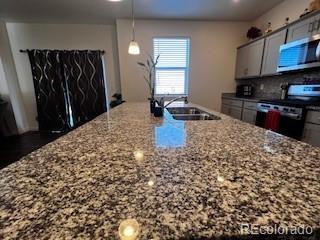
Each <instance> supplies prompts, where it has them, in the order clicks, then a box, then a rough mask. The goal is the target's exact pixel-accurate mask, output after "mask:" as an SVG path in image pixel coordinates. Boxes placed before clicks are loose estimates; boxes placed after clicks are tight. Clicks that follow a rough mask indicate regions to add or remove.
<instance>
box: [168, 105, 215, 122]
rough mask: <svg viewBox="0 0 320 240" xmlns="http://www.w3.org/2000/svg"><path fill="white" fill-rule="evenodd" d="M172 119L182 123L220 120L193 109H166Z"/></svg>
mask: <svg viewBox="0 0 320 240" xmlns="http://www.w3.org/2000/svg"><path fill="white" fill-rule="evenodd" d="M167 110H168V112H169V113H171V115H172V117H173V118H174V119H176V120H182V121H207V120H220V119H221V118H220V117H218V116H215V115H213V114H210V113H207V112H205V111H203V110H201V109H199V108H195V107H175V108H167Z"/></svg>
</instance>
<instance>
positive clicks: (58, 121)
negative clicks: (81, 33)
mask: <svg viewBox="0 0 320 240" xmlns="http://www.w3.org/2000/svg"><path fill="white" fill-rule="evenodd" d="M28 55H29V59H30V63H31V68H32V74H33V81H34V87H35V93H36V100H37V109H38V121H39V129H40V131H50V132H52V131H59V132H62V131H66V130H68V129H70V128H72V127H77V126H79V125H81V124H83V123H85V122H87V121H89V120H91V119H93V118H95V117H96V116H98V115H100V114H102V113H103V112H105V111H106V110H107V106H106V94H105V85H104V74H103V63H102V52H101V51H89V50H88V51H87V50H84V51H59V50H29V51H28Z"/></svg>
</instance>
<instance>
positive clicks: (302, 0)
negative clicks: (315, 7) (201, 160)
mask: <svg viewBox="0 0 320 240" xmlns="http://www.w3.org/2000/svg"><path fill="white" fill-rule="evenodd" d="M310 2H312V0H285V1H283V2H282V3H280V4H279V5H277V6H275V7H274V8H273V9H271V10H270V11H268V12H266V13H265V14H263V15H262V16H261V17H259V18H258V19H256V20H255V21H253V25H254V26H256V27H258V28H260V29H262V30H263V31H264V30H265V29H266V28H267V26H268V22H271V24H272V28H273V29H274V30H275V29H277V28H280V27H282V26H283V25H284V23H285V19H286V18H287V17H289V18H290V22H293V21H295V20H297V19H299V17H300V15H301V14H302V13H303V12H304V10H305V9H306V8H309V3H310Z"/></svg>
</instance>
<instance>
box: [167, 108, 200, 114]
mask: <svg viewBox="0 0 320 240" xmlns="http://www.w3.org/2000/svg"><path fill="white" fill-rule="evenodd" d="M167 110H168V112H169V113H171V114H173V115H174V114H201V113H204V112H203V111H202V110H200V109H198V108H195V107H173V108H167Z"/></svg>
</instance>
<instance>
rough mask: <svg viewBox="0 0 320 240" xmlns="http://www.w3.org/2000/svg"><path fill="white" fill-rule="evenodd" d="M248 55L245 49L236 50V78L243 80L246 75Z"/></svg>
mask: <svg viewBox="0 0 320 240" xmlns="http://www.w3.org/2000/svg"><path fill="white" fill-rule="evenodd" d="M248 55H249V51H248V48H247V47H243V48H239V49H238V50H237V63H236V78H237V79H240V78H244V77H246V75H247V74H248Z"/></svg>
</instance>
